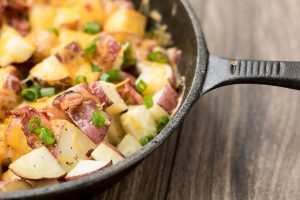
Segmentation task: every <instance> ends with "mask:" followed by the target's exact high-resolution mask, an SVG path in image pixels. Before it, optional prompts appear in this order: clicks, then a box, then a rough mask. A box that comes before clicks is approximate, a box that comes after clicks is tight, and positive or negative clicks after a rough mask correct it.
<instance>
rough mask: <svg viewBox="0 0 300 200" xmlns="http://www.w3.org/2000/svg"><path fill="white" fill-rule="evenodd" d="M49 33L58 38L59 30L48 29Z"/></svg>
mask: <svg viewBox="0 0 300 200" xmlns="http://www.w3.org/2000/svg"><path fill="white" fill-rule="evenodd" d="M49 31H50V32H52V33H54V34H55V35H56V36H59V30H58V29H57V28H50V29H49Z"/></svg>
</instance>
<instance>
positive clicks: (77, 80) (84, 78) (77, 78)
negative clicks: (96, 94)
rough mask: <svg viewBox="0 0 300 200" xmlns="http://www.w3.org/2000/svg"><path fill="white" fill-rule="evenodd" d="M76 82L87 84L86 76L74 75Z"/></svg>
mask: <svg viewBox="0 0 300 200" xmlns="http://www.w3.org/2000/svg"><path fill="white" fill-rule="evenodd" d="M75 82H76V84H77V85H78V84H80V83H86V84H87V78H86V77H85V76H76V80H75Z"/></svg>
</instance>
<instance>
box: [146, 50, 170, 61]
mask: <svg viewBox="0 0 300 200" xmlns="http://www.w3.org/2000/svg"><path fill="white" fill-rule="evenodd" d="M147 57H148V60H150V61H153V62H157V63H168V62H170V59H169V56H168V55H167V54H165V53H163V52H161V51H154V52H152V53H149V54H148V56H147Z"/></svg>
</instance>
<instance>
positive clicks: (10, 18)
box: [0, 0, 30, 35]
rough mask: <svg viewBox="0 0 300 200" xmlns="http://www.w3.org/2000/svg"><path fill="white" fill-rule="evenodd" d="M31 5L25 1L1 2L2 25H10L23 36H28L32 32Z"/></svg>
mask: <svg viewBox="0 0 300 200" xmlns="http://www.w3.org/2000/svg"><path fill="white" fill-rule="evenodd" d="M28 11H29V5H28V4H27V3H26V1H25V0H1V1H0V24H1V23H4V22H6V23H8V24H9V25H11V26H12V27H14V28H15V29H16V30H17V31H19V33H20V34H22V35H27V34H28V32H29V30H30V23H29V14H28Z"/></svg>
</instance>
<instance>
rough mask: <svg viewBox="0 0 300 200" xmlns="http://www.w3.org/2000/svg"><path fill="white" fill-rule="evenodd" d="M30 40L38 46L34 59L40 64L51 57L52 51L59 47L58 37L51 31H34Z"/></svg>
mask: <svg viewBox="0 0 300 200" xmlns="http://www.w3.org/2000/svg"><path fill="white" fill-rule="evenodd" d="M29 39H30V40H31V41H32V42H33V43H34V45H35V46H36V50H35V52H34V54H33V58H34V60H35V61H38V62H39V61H41V60H43V59H45V58H46V57H48V56H50V55H51V51H52V49H53V48H55V47H56V46H58V45H59V40H58V37H57V36H56V35H55V34H53V33H52V32H50V31H45V30H37V31H34V32H33V33H32V34H31V35H30V37H29Z"/></svg>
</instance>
